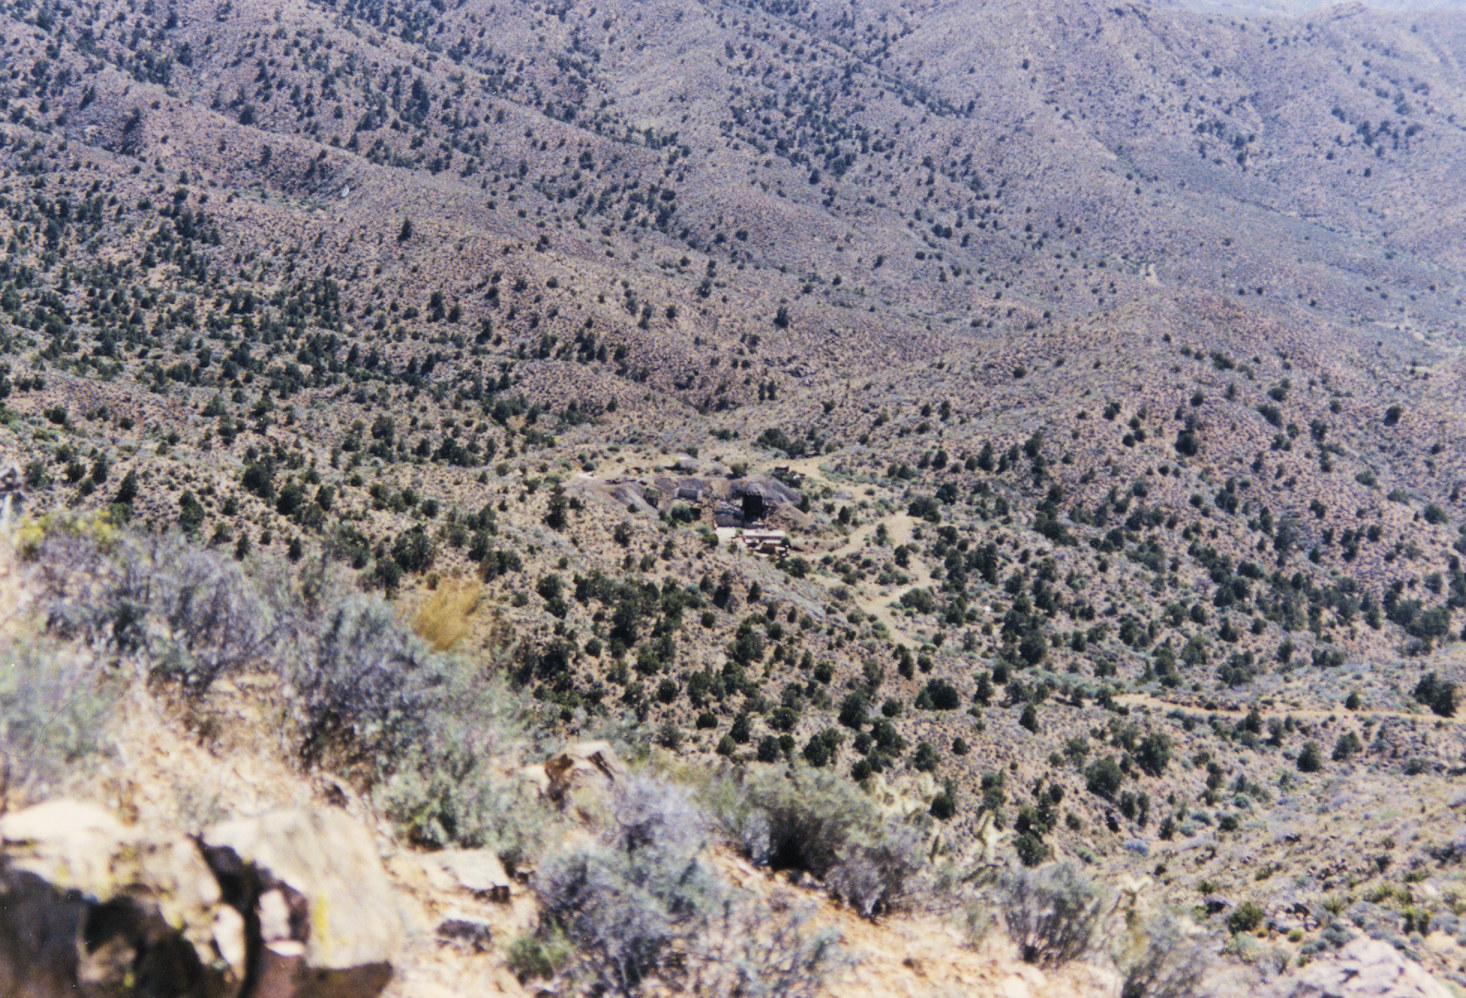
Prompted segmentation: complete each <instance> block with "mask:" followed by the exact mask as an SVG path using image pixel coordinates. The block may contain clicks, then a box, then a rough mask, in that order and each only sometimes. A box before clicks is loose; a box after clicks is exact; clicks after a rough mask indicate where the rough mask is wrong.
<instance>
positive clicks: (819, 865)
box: [708, 766, 923, 917]
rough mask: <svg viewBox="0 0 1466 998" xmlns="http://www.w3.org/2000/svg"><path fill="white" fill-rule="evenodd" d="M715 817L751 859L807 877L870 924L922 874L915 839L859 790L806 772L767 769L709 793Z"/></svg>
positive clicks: (722, 782)
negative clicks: (804, 874) (877, 809)
mask: <svg viewBox="0 0 1466 998" xmlns="http://www.w3.org/2000/svg"><path fill="white" fill-rule="evenodd" d="M708 797H709V803H710V806H711V807H712V809H713V812H714V813H715V814H716V815H717V816H718V818H719V819H720V820H721V822H722V824H723V827H724V828H725V829H726V830H727V832H728V833H729V834H730V835H731V836H732V837H733V839H734V840H735V841H736V842H737V843H738V844H739V845H741V846H742V848H743V850H744V852H745V853H746V854H747V856H748V857H749V859H750V860H752V861H753V862H754V863H756V864H757V865H759V866H771V867H774V868H775V869H798V870H805V871H807V872H809V873H810V874H812V875H813V876H815V877H817V878H819V879H820V880H822V881H824V883H825V885H826V887H828V888H829V890H830V891H831V893H833V894H834V895H835V896H836V897H839V898H841V899H842V900H843V901H845V902H846V903H847V904H849V905H850V906H851V907H853V908H855V909H856V910H857V911H859V912H860V913H861V914H863V915H866V916H867V917H869V916H871V915H873V914H875V913H877V912H881V911H886V910H889V909H891V908H893V907H897V906H899V905H901V904H902V903H903V902H905V901H906V900H907V898H908V895H909V892H910V891H911V890H912V889H913V888H914V887H915V884H916V881H917V878H918V876H919V874H920V873H921V871H922V868H923V858H922V852H921V848H920V841H919V836H918V835H917V834H916V832H915V831H914V830H912V829H910V828H908V827H904V826H893V825H891V824H890V823H889V822H888V821H886V820H885V819H884V818H883V817H882V816H881V815H880V814H879V813H878V812H877V811H876V809H875V806H874V805H873V804H872V803H871V801H870V799H869V798H868V797H866V796H865V794H864V793H862V792H861V790H860V788H859V787H857V786H856V785H854V784H853V783H851V782H849V781H847V780H845V779H843V778H841V777H840V776H838V775H836V774H834V773H831V772H828V771H825V770H814V769H811V768H808V767H806V766H788V767H780V768H773V767H770V768H767V769H763V770H760V771H758V772H755V773H749V774H747V775H746V777H745V779H743V781H742V782H741V783H740V782H738V781H736V780H735V779H734V778H733V777H731V776H725V777H721V778H719V779H717V780H715V781H713V783H712V785H711V786H710V787H709V788H708Z"/></svg>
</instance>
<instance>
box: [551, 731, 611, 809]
mask: <svg viewBox="0 0 1466 998" xmlns="http://www.w3.org/2000/svg"><path fill="white" fill-rule="evenodd" d="M545 775H546V776H547V777H548V778H549V784H548V786H547V788H546V791H545V792H546V796H548V797H549V798H550V799H551V800H553V801H562V800H564V799H565V797H566V795H567V794H569V793H571V792H572V791H575V790H579V789H581V788H582V787H588V786H594V787H601V788H604V787H608V786H610V785H611V784H613V783H615V782H616V781H617V780H619V779H622V778H623V777H625V775H626V766H625V765H624V764H623V763H622V762H621V759H620V758H619V757H618V756H617V755H616V750H615V749H613V748H612V747H611V743H610V742H604V741H590V742H577V743H575V744H574V745H570V746H568V747H567V748H565V749H564V750H562V751H560V752H557V753H555V754H554V755H552V756H551V757H550V758H549V759H548V760H546V762H545Z"/></svg>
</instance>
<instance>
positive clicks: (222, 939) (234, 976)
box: [0, 800, 403, 998]
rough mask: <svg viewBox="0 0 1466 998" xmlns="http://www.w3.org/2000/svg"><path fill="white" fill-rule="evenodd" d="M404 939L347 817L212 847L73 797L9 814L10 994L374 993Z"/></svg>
mask: <svg viewBox="0 0 1466 998" xmlns="http://www.w3.org/2000/svg"><path fill="white" fill-rule="evenodd" d="M402 935H403V925H402V919H401V915H400V913H399V910H398V906H397V901H396V898H395V896H394V894H393V891H392V889H391V887H390V885H389V884H388V882H387V879H386V874H385V872H384V871H383V869H382V864H381V861H380V859H379V858H378V857H377V854H376V850H375V848H374V846H373V844H372V841H371V837H370V835H368V833H367V832H366V831H365V830H364V829H363V828H361V827H360V826H359V825H357V824H355V823H354V822H352V821H350V820H349V819H348V818H346V817H345V816H344V815H341V814H340V813H338V812H332V811H287V812H278V813H274V814H268V815H264V816H262V817H259V818H251V819H245V820H241V821H235V822H228V823H226V824H223V825H219V826H216V827H215V828H212V829H210V830H209V831H208V832H206V833H205V835H204V836H203V837H202V839H201V840H200V839H195V838H192V837H189V836H185V835H181V834H178V835H159V834H154V833H148V832H144V831H142V830H140V829H137V828H133V827H129V826H126V825H124V824H122V823H121V822H119V821H118V820H117V819H116V818H115V817H113V816H112V815H111V814H110V813H109V812H107V811H106V810H105V809H103V808H100V807H98V806H96V805H93V804H86V803H80V802H77V801H66V800H61V801H51V802H48V803H45V804H40V805H37V806H35V807H32V808H28V809H26V810H24V811H19V812H16V813H14V814H11V815H7V816H6V817H4V818H3V819H0V995H5V996H6V998H60V996H63V995H64V996H68V998H76V996H84V998H110V996H114V995H116V996H121V995H142V996H156V998H238V996H260V998H296V996H300V998H304V996H307V995H310V996H323V998H335V996H338V995H339V996H347V995H351V996H353V998H371V996H373V995H375V994H377V993H378V992H380V991H381V990H382V988H383V987H384V986H385V985H386V983H387V981H388V980H389V979H390V977H391V974H392V960H393V957H394V955H395V953H396V951H397V947H398V946H399V945H400V942H401V939H402Z"/></svg>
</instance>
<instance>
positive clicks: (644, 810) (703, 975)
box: [521, 777, 835, 998]
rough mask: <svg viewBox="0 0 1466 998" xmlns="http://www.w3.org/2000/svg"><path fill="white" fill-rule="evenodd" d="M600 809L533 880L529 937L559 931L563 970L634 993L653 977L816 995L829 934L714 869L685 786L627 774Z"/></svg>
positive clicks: (699, 985) (713, 990)
mask: <svg viewBox="0 0 1466 998" xmlns="http://www.w3.org/2000/svg"><path fill="white" fill-rule="evenodd" d="M607 811H608V814H607V818H606V821H605V826H604V828H603V829H602V833H601V835H600V836H599V838H598V839H597V840H596V841H594V842H592V843H589V844H581V845H578V846H575V847H572V848H571V849H570V850H568V851H566V852H564V853H561V854H560V855H557V856H554V857H552V858H551V859H549V860H548V861H547V862H546V863H545V864H544V865H543V866H542V868H541V869H540V870H539V872H538V873H536V875H535V877H534V880H533V888H534V891H535V893H536V895H537V896H538V898H539V900H540V903H541V906H542V910H543V916H542V922H541V927H540V931H539V933H537V935H538V936H539V938H540V939H541V940H549V939H553V938H554V933H555V932H557V931H563V932H564V933H565V935H566V937H567V938H568V939H569V940H570V942H571V943H572V944H573V945H574V947H575V953H574V956H573V957H572V959H571V961H570V965H569V969H570V973H571V974H572V976H574V977H575V978H576V979H577V980H579V981H581V982H583V983H584V984H585V985H586V986H587V988H588V990H589V991H591V992H592V993H600V994H606V993H611V994H619V995H635V994H638V993H640V992H641V991H642V990H643V988H644V987H645V986H648V985H650V984H652V983H653V982H655V983H656V986H658V987H662V988H670V989H671V990H672V991H674V992H676V993H683V994H697V995H710V996H715V998H721V996H727V998H733V996H739V998H743V996H748V998H765V996H767V998H774V996H779V995H790V996H796V998H804V996H812V995H814V994H815V993H817V991H818V989H819V986H820V982H821V981H822V979H823V977H824V973H825V971H826V969H827V968H828V967H829V966H830V965H831V963H832V961H833V959H834V957H835V951H834V947H833V939H832V937H831V936H830V935H829V934H827V933H809V932H807V931H806V929H805V925H806V922H807V914H806V913H805V912H801V911H794V910H790V909H788V908H785V907H784V905H783V903H782V902H781V903H780V905H779V909H778V910H776V909H775V908H774V907H773V906H770V905H768V904H766V903H764V902H763V901H762V900H761V899H760V898H758V897H756V896H754V895H753V894H751V893H749V892H745V891H742V890H740V889H737V888H734V887H732V886H731V885H729V884H728V883H726V882H725V881H724V880H723V879H722V878H721V877H719V876H718V874H717V873H716V872H715V871H714V870H713V869H712V867H710V866H709V865H708V864H707V863H706V862H705V861H704V860H703V859H702V858H701V853H702V850H703V849H704V847H705V846H706V844H707V842H706V822H705V819H704V816H703V813H702V811H701V810H700V809H699V808H698V807H697V806H696V805H695V803H694V802H693V800H692V799H691V798H690V797H689V796H688V795H687V794H686V793H685V792H683V791H681V790H680V789H678V788H675V787H672V786H669V785H667V784H663V783H658V782H656V781H654V780H651V779H647V778H638V777H633V778H631V779H628V780H624V781H622V782H620V783H618V784H617V786H616V789H615V791H614V792H613V793H612V795H611V799H610V800H609V801H608V802H607ZM521 949H522V951H523V952H524V955H525V956H526V957H529V956H531V955H533V954H532V953H531V952H530V948H529V946H528V945H527V944H526V945H523V946H522V947H521ZM541 966H542V965H541ZM530 969H540V968H538V967H534V966H533V965H531V968H530Z"/></svg>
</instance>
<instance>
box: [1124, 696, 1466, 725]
mask: <svg viewBox="0 0 1466 998" xmlns="http://www.w3.org/2000/svg"><path fill="white" fill-rule="evenodd" d="M1115 702H1116V703H1120V704H1125V705H1126V706H1130V705H1136V706H1141V707H1150V708H1153V709H1155V710H1161V711H1165V710H1181V711H1189V712H1191V713H1195V714H1203V715H1206V714H1220V715H1222V716H1223V717H1246V716H1247V715H1248V714H1250V713H1252V711H1253V710H1254V709H1255V710H1256V711H1257V713H1258V715H1259V716H1260V717H1262V718H1264V719H1267V718H1272V717H1292V718H1296V719H1300V720H1309V721H1323V720H1330V721H1339V720H1343V719H1344V718H1346V717H1360V718H1366V717H1368V718H1376V719H1381V720H1399V721H1430V722H1432V723H1434V722H1440V723H1443V724H1455V725H1462V724H1466V717H1441V716H1440V715H1438V714H1431V713H1427V712H1425V711H1421V712H1420V713H1411V712H1409V711H1403V710H1371V709H1370V708H1367V707H1361V708H1360V709H1359V710H1349V709H1347V708H1345V707H1328V708H1324V707H1268V708H1265V709H1264V708H1262V707H1257V708H1253V707H1248V708H1246V709H1243V708H1241V707H1217V708H1207V707H1199V706H1196V705H1194V704H1186V703H1177V702H1175V701H1172V700H1162V699H1160V698H1159V697H1153V696H1151V695H1150V694H1149V693H1119V694H1116V695H1115Z"/></svg>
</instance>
